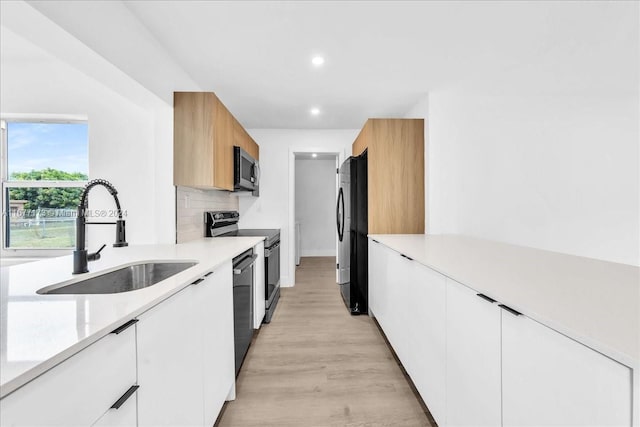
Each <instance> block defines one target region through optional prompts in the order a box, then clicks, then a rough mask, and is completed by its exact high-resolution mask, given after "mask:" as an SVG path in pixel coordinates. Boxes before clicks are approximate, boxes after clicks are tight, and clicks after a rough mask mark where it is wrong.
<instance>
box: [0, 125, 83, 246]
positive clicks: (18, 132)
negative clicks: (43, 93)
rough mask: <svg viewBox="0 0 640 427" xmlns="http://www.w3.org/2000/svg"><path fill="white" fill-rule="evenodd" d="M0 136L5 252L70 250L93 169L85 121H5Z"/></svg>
mask: <svg viewBox="0 0 640 427" xmlns="http://www.w3.org/2000/svg"><path fill="white" fill-rule="evenodd" d="M2 136H3V137H2V153H3V158H2V213H3V219H4V221H3V227H2V237H3V239H2V240H3V248H4V249H5V250H6V249H9V250H12V249H15V250H20V249H21V250H24V249H69V248H72V247H73V246H74V245H75V216H76V209H77V207H78V203H79V202H80V194H81V193H82V187H84V185H85V184H86V183H87V176H88V169H89V168H88V166H89V156H88V145H89V144H88V125H87V123H86V121H78V120H55V121H54V120H31V121H29V120H11V121H10V120H7V121H3V122H2Z"/></svg>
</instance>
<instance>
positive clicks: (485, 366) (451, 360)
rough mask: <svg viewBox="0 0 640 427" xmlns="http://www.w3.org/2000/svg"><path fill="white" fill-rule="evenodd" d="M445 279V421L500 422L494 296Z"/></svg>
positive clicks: (497, 310)
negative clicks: (490, 296)
mask: <svg viewBox="0 0 640 427" xmlns="http://www.w3.org/2000/svg"><path fill="white" fill-rule="evenodd" d="M477 294H478V293H477V292H476V291H474V290H473V289H471V288H468V287H466V286H464V285H461V284H459V283H457V282H455V281H453V280H451V279H447V290H446V299H447V304H446V307H447V308H446V313H447V314H446V318H447V320H446V337H447V352H446V365H447V369H446V417H445V425H446V426H448V427H456V426H476V427H481V426H482V427H488V426H500V424H501V411H502V408H501V400H500V399H501V396H500V393H501V385H500V375H501V371H500V369H501V365H500V334H501V331H500V322H501V318H500V316H501V312H502V310H501V309H500V308H499V307H498V304H497V302H492V301H491V300H490V299H483V298H482V297H479V296H478V295H477Z"/></svg>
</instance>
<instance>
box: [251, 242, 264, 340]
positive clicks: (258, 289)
mask: <svg viewBox="0 0 640 427" xmlns="http://www.w3.org/2000/svg"><path fill="white" fill-rule="evenodd" d="M253 253H254V254H255V255H257V256H258V258H256V263H255V264H254V267H253V274H254V281H253V283H254V286H253V329H260V325H261V324H262V320H263V319H264V315H265V312H266V310H265V304H266V301H265V297H266V295H265V285H264V279H265V277H264V242H260V243H258V244H257V245H255V246H254V247H253Z"/></svg>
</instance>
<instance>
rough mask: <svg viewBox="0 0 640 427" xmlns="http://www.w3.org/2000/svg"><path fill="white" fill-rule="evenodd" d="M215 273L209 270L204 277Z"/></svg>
mask: <svg viewBox="0 0 640 427" xmlns="http://www.w3.org/2000/svg"><path fill="white" fill-rule="evenodd" d="M212 274H213V271H210V272H208V273H207V274H205V275H204V277H209V276H211V275H212Z"/></svg>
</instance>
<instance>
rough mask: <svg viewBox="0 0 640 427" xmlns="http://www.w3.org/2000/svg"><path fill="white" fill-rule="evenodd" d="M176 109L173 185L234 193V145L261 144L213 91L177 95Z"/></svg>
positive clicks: (251, 148) (253, 151)
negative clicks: (256, 141) (254, 139)
mask: <svg viewBox="0 0 640 427" xmlns="http://www.w3.org/2000/svg"><path fill="white" fill-rule="evenodd" d="M173 109H174V110H173V184H174V185H181V186H185V187H195V188H217V189H221V190H229V191H233V146H234V145H239V146H241V147H243V148H244V150H245V151H247V152H249V153H250V154H252V155H253V154H255V158H257V154H258V145H257V144H256V143H255V141H253V139H251V137H250V136H249V134H247V132H246V131H245V130H244V129H243V128H242V126H241V125H240V124H239V123H238V121H237V120H236V119H235V117H233V115H232V114H231V113H230V112H229V110H228V109H227V108H226V107H225V106H224V104H223V103H222V102H221V101H220V99H218V97H217V96H216V95H215V94H214V93H212V92H175V93H174V94H173ZM247 148H248V149H247Z"/></svg>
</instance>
